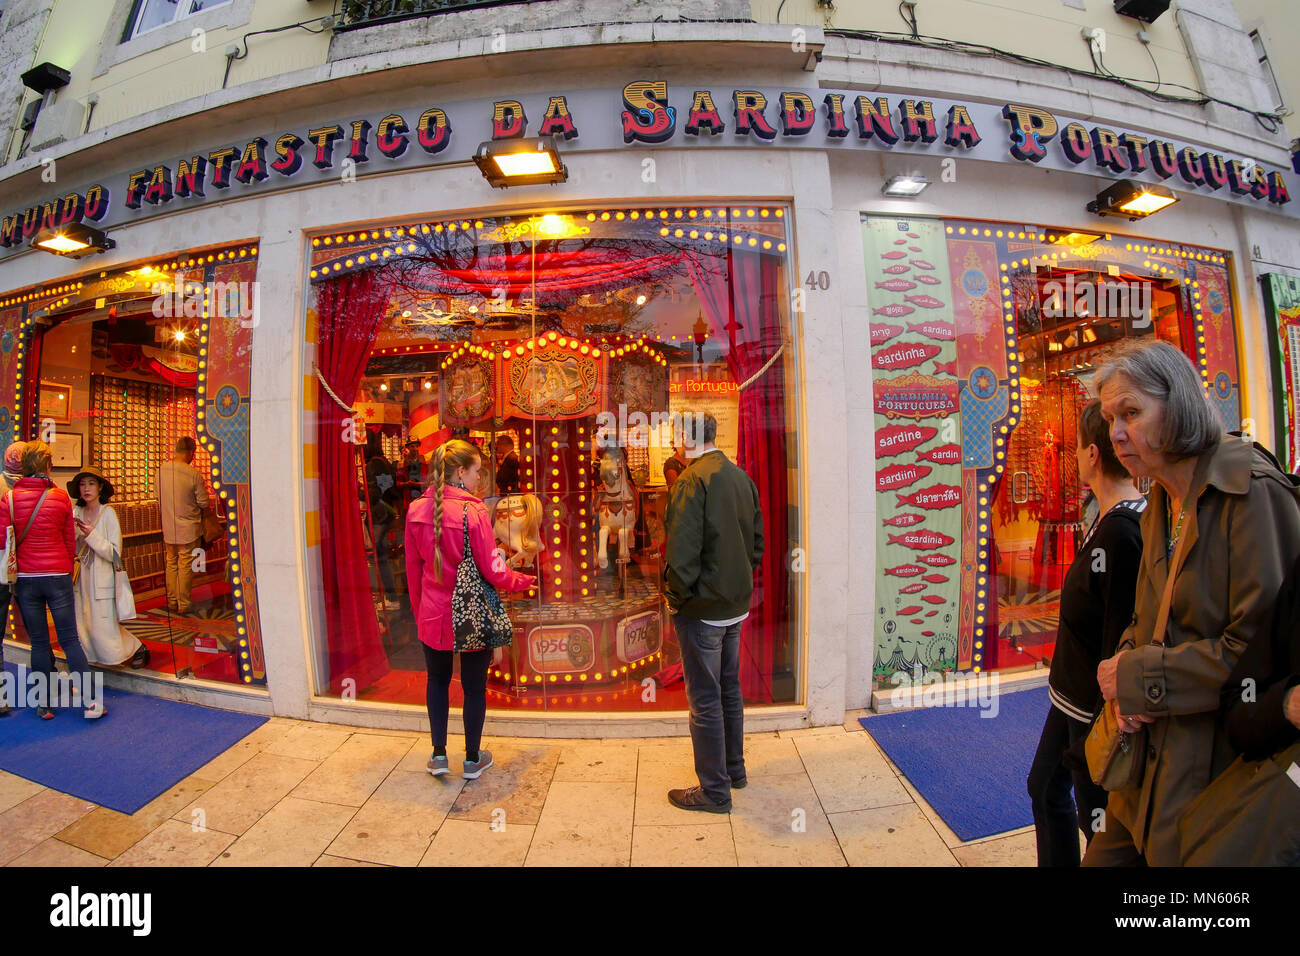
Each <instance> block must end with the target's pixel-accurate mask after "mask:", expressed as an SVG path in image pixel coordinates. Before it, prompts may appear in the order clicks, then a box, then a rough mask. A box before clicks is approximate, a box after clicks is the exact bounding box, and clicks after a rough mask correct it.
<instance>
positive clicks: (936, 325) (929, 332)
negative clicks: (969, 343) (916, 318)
mask: <svg viewBox="0 0 1300 956" xmlns="http://www.w3.org/2000/svg"><path fill="white" fill-rule="evenodd" d="M887 308H900V309H909V310H910V309H911V308H912V307H911V306H910V305H900V306H887ZM907 331H909V332H916V333H917V334H918V335H924V336H925V337H926V338H927V339H935V340H937V341H939V342H951V341H953V340H954V339H955V338H956V337H957V333H956V330H955V329H954V328H953V327H952V323H951V322H937V321H932V322H909V323H908V324H907Z"/></svg>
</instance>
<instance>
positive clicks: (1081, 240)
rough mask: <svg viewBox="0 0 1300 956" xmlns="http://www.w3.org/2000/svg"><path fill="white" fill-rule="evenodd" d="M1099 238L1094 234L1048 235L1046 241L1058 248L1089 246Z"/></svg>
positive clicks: (1069, 233)
mask: <svg viewBox="0 0 1300 956" xmlns="http://www.w3.org/2000/svg"><path fill="white" fill-rule="evenodd" d="M1100 238H1101V234H1100V233H1096V232H1066V233H1053V234H1049V235H1048V237H1047V241H1048V242H1051V243H1055V244H1056V245H1058V246H1089V245H1092V244H1093V243H1094V242H1096V241H1097V240H1098V239H1100Z"/></svg>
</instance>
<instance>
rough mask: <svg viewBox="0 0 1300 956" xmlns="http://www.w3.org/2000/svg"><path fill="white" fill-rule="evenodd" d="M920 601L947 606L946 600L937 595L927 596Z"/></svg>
mask: <svg viewBox="0 0 1300 956" xmlns="http://www.w3.org/2000/svg"><path fill="white" fill-rule="evenodd" d="M921 600H922V601H924V602H925V603H926V604H947V603H948V599H947V598H944V597H939V595H937V594H927V595H926V596H925V597H923V598H921Z"/></svg>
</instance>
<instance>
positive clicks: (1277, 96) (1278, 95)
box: [1250, 30, 1286, 111]
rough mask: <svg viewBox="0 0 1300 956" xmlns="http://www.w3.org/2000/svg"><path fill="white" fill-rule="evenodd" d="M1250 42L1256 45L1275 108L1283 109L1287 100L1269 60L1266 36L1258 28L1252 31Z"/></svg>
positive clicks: (1257, 57) (1261, 71)
mask: <svg viewBox="0 0 1300 956" xmlns="http://www.w3.org/2000/svg"><path fill="white" fill-rule="evenodd" d="M1250 42H1251V44H1252V45H1253V46H1254V47H1255V57H1256V59H1258V60H1259V71H1260V73H1261V74H1263V76H1264V79H1265V80H1266V81H1267V82H1268V88H1269V92H1270V93H1272V94H1273V106H1274V109H1276V110H1279V111H1281V110H1283V109H1285V108H1286V102H1285V100H1283V98H1282V88H1281V86H1279V85H1278V82H1277V74H1275V73H1274V72H1273V64H1272V63H1270V62H1269V59H1268V51H1267V50H1265V49H1264V38H1263V37H1262V36H1260V33H1259V31H1258V30H1252V31H1250Z"/></svg>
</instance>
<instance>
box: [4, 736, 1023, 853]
mask: <svg viewBox="0 0 1300 956" xmlns="http://www.w3.org/2000/svg"><path fill="white" fill-rule="evenodd" d="M863 713H864V712H857V713H855V714H851V715H849V717H848V718H847V719H846V720H845V722H844V725H843V726H842V727H818V728H812V729H807V730H793V731H781V732H779V733H766V734H753V735H749V736H747V737H746V740H745V762H746V765H747V771H748V775H749V786H748V787H746V788H745V789H744V790H738V791H736V792H735V793H734V795H733V799H732V802H733V807H734V809H733V810H732V813H731V814H730V815H724V814H708V813H689V812H686V811H682V810H678V809H676V808H675V807H673V806H672V805H671V804H669V803H668V800H667V791H668V790H669V789H670V788H672V787H685V786H690V785H693V784H694V783H695V775H694V771H693V770H692V761H691V745H690V741H689V739H686V738H639V739H609V740H599V741H588V740H582V741H570V740H541V739H525V738H508V739H507V738H485V740H484V744H483V745H484V746H486V747H488V748H489V749H490V750H491V751H492V753H493V756H494V758H495V760H496V765H495V766H494V767H493V768H492V769H491V770H489V771H488V772H487V773H485V774H484V775H483V776H482V777H481V778H480V779H478V780H473V781H463V780H461V778H460V776H459V773H458V770H459V766H460V760H461V759H462V756H463V755H462V754H461V753H460V752H459V751H458V750H457V748H459V747H461V746H463V740H462V738H459V737H455V736H453V737H452V738H451V740H450V744H451V746H450V747H449V756H450V757H451V761H452V768H453V773H452V775H450V776H446V777H442V778H437V779H435V778H433V777H430V776H429V775H428V773H427V772H425V769H424V764H425V761H426V760H427V759H428V756H429V751H430V749H431V748H430V746H429V740H428V737H427V736H426V735H423V734H416V733H413V732H407V731H387V730H371V729H366V728H354V727H344V726H340V725H337V724H320V723H312V722H310V721H296V720H287V719H283V718H272V719H271V720H270V721H269V722H268V723H266V724H265V725H263V726H262V727H261V728H259V729H258V730H257V731H255V732H254V733H253V734H251V735H250V736H248V737H246V738H245V739H244V740H242V741H240V742H239V743H238V744H236V745H235V746H234V747H232V748H231V749H230V750H228V751H226V752H225V753H223V754H222V755H221V756H219V757H217V758H216V759H215V760H213V761H212V762H211V763H209V764H207V765H206V766H204V767H202V768H200V769H199V770H198V771H197V772H195V773H194V774H193V775H191V776H189V777H187V778H185V779H184V780H182V781H181V782H180V783H178V784H177V785H176V786H175V787H173V788H172V789H171V790H170V791H168V792H167V793H165V794H163V795H162V796H160V797H159V798H158V799H156V800H154V801H153V802H152V803H150V804H149V805H148V806H146V807H144V808H143V809H142V810H140V811H139V812H138V813H135V814H133V815H131V816H126V815H125V814H121V813H118V812H116V811H113V810H108V809H105V808H102V807H97V806H95V805H94V804H92V803H88V802H86V801H84V800H79V799H77V798H75V797H70V796H68V795H66V794H62V793H59V792H57V791H54V790H49V789H47V788H45V787H42V786H40V785H38V784H34V783H31V782H30V781H27V780H24V779H22V778H20V777H16V776H13V775H12V774H8V773H3V772H0V864H7V865H10V866H50V865H53V866H105V865H111V866H141V865H145V866H149V865H161V866H208V865H212V866H239V865H245V866H286V865H287V866H308V865H314V866H370V865H376V864H387V865H395V866H416V865H419V866H455V865H461V864H476V865H493V866H519V865H552V866H553V865H579V866H628V865H631V866H736V865H740V866H763V865H778V866H844V865H850V866H990V865H993V866H1007V865H1012V866H1033V865H1034V862H1035V855H1034V834H1033V828H1032V827H1031V828H1027V829H1024V830H1016V831H1013V832H1011V833H1008V834H1001V835H999V836H995V837H989V838H987V839H984V840H976V841H972V842H970V843H962V842H961V841H960V840H958V839H957V837H956V836H955V835H954V834H953V833H952V831H951V830H949V829H948V827H947V826H946V825H945V824H944V823H943V821H941V820H940V819H939V817H938V816H937V815H936V814H935V813H934V811H933V810H931V809H930V807H929V806H928V805H927V804H926V803H925V801H924V800H922V799H921V798H920V796H919V795H918V794H917V793H916V791H915V790H914V789H913V788H912V787H911V785H910V784H908V782H907V781H906V780H904V779H903V778H902V777H901V776H900V775H899V774H898V771H897V768H896V767H894V765H893V764H892V763H891V762H890V761H889V760H888V758H886V757H885V756H884V754H883V753H882V752H881V751H880V749H879V748H878V747H877V746H876V745H875V743H874V742H873V741H872V740H871V738H870V737H869V736H868V735H867V734H866V733H865V732H864V731H863V730H862V725H861V724H859V723H858V721H857V717H858V716H862V715H863ZM110 719H111V718H110ZM493 821H496V824H495V825H496V829H495V830H494V829H493V825H494V824H493ZM800 824H802V827H800Z"/></svg>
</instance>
